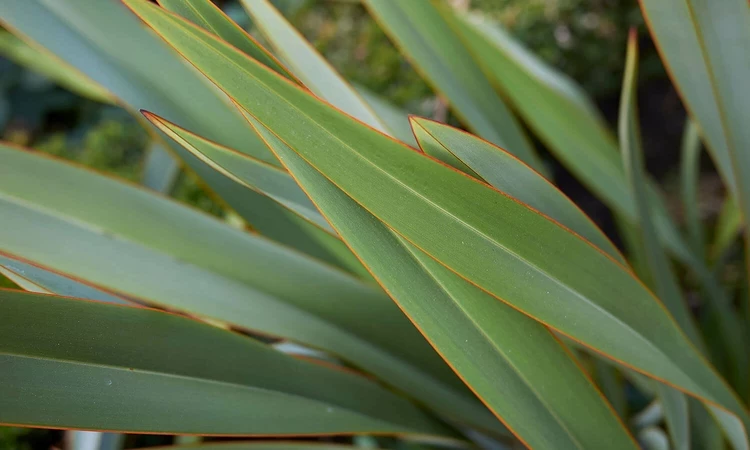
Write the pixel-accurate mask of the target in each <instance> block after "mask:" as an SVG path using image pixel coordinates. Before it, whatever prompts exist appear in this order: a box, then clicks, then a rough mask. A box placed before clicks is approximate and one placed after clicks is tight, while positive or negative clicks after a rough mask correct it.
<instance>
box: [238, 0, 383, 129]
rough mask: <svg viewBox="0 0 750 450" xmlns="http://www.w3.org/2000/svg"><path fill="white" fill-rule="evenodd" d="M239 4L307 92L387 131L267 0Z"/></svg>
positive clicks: (348, 85)
mask: <svg viewBox="0 0 750 450" xmlns="http://www.w3.org/2000/svg"><path fill="white" fill-rule="evenodd" d="M242 6H244V7H245V10H246V11H247V12H248V14H250V17H251V18H252V19H253V23H254V24H255V25H256V26H257V27H258V28H259V29H260V31H261V32H262V33H263V36H264V37H265V38H266V40H267V41H268V42H270V43H271V45H272V46H273V47H274V49H275V50H276V52H277V54H278V55H279V57H280V58H281V59H282V60H283V61H284V63H285V64H286V65H287V67H289V68H290V69H291V71H292V72H293V73H294V74H295V75H296V76H297V77H298V78H299V79H300V80H301V81H302V83H303V84H304V85H305V86H306V87H307V88H308V89H310V91H312V92H313V93H314V94H315V95H317V96H319V97H320V98H322V99H324V100H326V101H328V102H329V103H331V104H332V105H335V106H337V107H338V108H340V109H341V110H343V111H346V112H347V113H348V114H351V115H352V116H354V117H356V118H358V119H359V120H361V121H363V122H365V123H366V124H368V125H370V126H371V127H373V128H375V129H377V130H380V131H382V132H384V133H389V130H388V127H387V126H386V124H385V123H384V122H383V120H381V119H380V118H379V117H378V116H377V115H376V114H375V111H373V109H372V108H370V105H369V104H367V102H365V101H364V100H363V99H362V97H361V96H360V95H359V93H358V92H357V91H356V90H355V89H354V88H353V87H352V86H351V85H350V84H349V83H347V82H346V80H344V78H343V77H342V76H341V75H340V74H339V73H338V72H336V70H335V69H334V68H333V67H331V65H330V64H329V63H328V62H327V61H326V60H325V59H324V58H323V57H322V56H321V55H320V54H319V53H318V52H317V50H315V48H314V47H313V46H312V45H311V44H310V43H309V42H307V40H306V39H305V38H304V37H303V36H302V35H301V34H300V33H299V32H298V31H297V30H296V29H295V28H294V27H293V26H292V24H290V23H289V22H288V21H287V20H286V19H285V18H284V16H282V15H281V13H280V12H279V11H278V10H277V9H276V8H274V7H273V5H272V4H271V3H270V2H269V1H268V0H250V1H245V0H243V1H242Z"/></svg>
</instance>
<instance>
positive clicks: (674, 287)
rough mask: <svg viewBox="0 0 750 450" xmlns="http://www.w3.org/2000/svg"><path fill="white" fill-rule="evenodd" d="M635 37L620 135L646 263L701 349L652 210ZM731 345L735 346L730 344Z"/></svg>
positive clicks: (666, 302) (663, 295) (663, 298)
mask: <svg viewBox="0 0 750 450" xmlns="http://www.w3.org/2000/svg"><path fill="white" fill-rule="evenodd" d="M635 38H636V37H635V34H634V32H631V34H630V38H629V40H628V54H627V61H626V66H625V77H624V80H623V88H622V97H621V99H620V119H619V134H620V148H622V160H623V166H624V167H625V172H626V174H627V176H628V181H629V182H630V189H631V192H632V196H633V198H634V199H635V201H636V207H637V210H638V223H639V224H640V228H641V238H642V239H643V247H644V249H645V256H646V264H647V266H648V269H649V271H650V272H651V279H652V280H653V282H654V287H655V289H654V292H655V293H656V294H657V296H658V297H659V298H660V299H661V301H662V302H664V305H665V306H666V307H667V309H668V310H669V312H670V313H671V314H672V317H674V318H675V320H676V321H677V324H678V325H679V326H680V327H681V328H682V330H683V331H684V332H685V334H686V335H687V336H688V337H689V338H690V340H692V341H693V343H694V344H695V345H696V347H698V348H699V349H703V350H705V344H704V343H703V340H702V337H701V336H700V333H699V331H698V328H697V327H696V325H695V322H694V321H693V317H692V316H691V314H690V311H689V310H688V306H687V304H686V303H685V301H684V299H683V297H682V292H681V290H680V286H679V284H678V282H677V278H676V276H675V274H674V272H673V271H672V267H671V266H670V262H669V259H668V258H667V255H666V254H665V253H664V252H663V251H662V249H661V246H660V245H659V241H658V238H657V236H656V230H655V227H654V224H653V222H652V219H651V208H650V205H649V200H648V194H647V192H646V189H645V183H646V174H645V169H644V162H643V148H642V147H641V131H640V126H639V125H638V107H637V105H636V101H637V98H636V82H637V76H638V66H637V64H638V59H637V58H638V50H637V47H636V41H635ZM730 345H731V344H730Z"/></svg>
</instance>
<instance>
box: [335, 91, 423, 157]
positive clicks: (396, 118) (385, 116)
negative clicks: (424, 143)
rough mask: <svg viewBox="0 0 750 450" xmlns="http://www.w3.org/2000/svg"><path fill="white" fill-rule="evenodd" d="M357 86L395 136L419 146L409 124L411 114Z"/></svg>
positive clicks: (363, 97)
mask: <svg viewBox="0 0 750 450" xmlns="http://www.w3.org/2000/svg"><path fill="white" fill-rule="evenodd" d="M355 88H356V89H357V92H358V93H359V95H360V96H361V97H362V99H363V100H364V101H366V102H367V104H368V105H370V108H372V110H373V111H375V114H377V115H378V117H380V119H381V120H382V121H383V123H385V124H386V126H387V127H388V130H389V131H390V133H391V135H392V136H393V137H395V138H396V139H398V140H399V141H401V142H403V143H405V144H409V145H411V146H413V147H416V146H417V141H415V140H414V134H412V132H411V127H410V126H409V115H408V114H407V113H406V112H405V111H403V110H402V109H400V108H399V107H397V106H395V105H392V104H391V103H389V102H388V101H387V100H386V99H384V98H382V97H380V96H378V95H377V94H375V93H374V92H370V91H369V90H367V89H365V88H363V87H361V86H356V87H355ZM345 112H346V111H345Z"/></svg>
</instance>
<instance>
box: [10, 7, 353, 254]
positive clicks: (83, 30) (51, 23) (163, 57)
mask: <svg viewBox="0 0 750 450" xmlns="http://www.w3.org/2000/svg"><path fill="white" fill-rule="evenodd" d="M0 18H1V19H0V20H1V21H2V23H3V24H4V26H5V27H6V28H8V29H10V30H11V31H13V32H14V33H15V34H18V35H21V36H25V37H26V38H28V39H29V40H31V41H34V42H37V43H39V44H40V45H42V46H44V47H45V48H46V49H48V50H49V51H51V52H52V53H54V54H55V55H56V56H58V57H60V58H61V59H63V60H65V61H66V62H67V63H68V64H70V65H71V66H74V67H76V68H77V69H78V70H80V71H81V72H82V73H84V74H85V75H87V76H88V77H89V78H91V79H92V80H94V81H95V82H97V83H99V84H100V85H101V86H103V87H104V88H106V89H107V90H108V91H109V92H111V93H112V94H113V95H114V96H116V97H117V98H118V99H119V100H120V102H121V103H122V104H123V105H124V106H125V107H127V108H128V109H129V110H130V111H131V112H134V113H135V112H137V111H138V110H139V109H147V110H149V111H151V112H154V113H156V114H159V115H160V116H161V117H165V118H167V119H169V120H171V121H173V122H175V123H179V124H180V125H181V126H183V127H185V128H187V129H189V130H192V131H194V132H197V133H199V134H200V135H201V136H205V137H206V138H208V139H211V140H213V141H216V142H219V143H221V144H222V145H226V146H228V147H230V148H233V149H235V150H238V151H241V152H245V153H247V154H250V155H252V156H255V157H257V158H258V159H261V160H263V161H266V162H268V163H270V164H275V165H277V166H278V165H279V162H278V161H277V160H276V159H275V158H274V156H273V155H272V154H271V153H270V152H269V151H268V150H267V149H266V148H265V146H264V145H263V143H262V142H261V141H260V140H259V139H258V137H257V135H255V133H253V131H252V129H251V128H250V127H248V126H247V123H246V122H245V121H244V120H243V119H242V117H241V116H240V115H239V114H238V113H237V111H236V110H235V109H234V108H233V107H232V105H231V104H230V103H229V102H228V101H227V99H226V97H224V96H223V95H222V94H221V92H217V91H216V89H215V88H214V87H213V86H211V85H210V84H209V83H207V82H206V80H205V78H204V77H202V76H201V75H200V74H199V73H197V72H196V71H195V70H192V68H191V67H189V66H188V65H187V64H186V63H185V62H184V61H183V60H181V58H180V57H179V55H176V54H175V53H174V52H173V51H171V50H170V49H169V48H168V47H167V46H165V45H164V44H163V43H162V42H161V41H160V40H159V39H158V38H157V37H156V36H153V34H152V33H149V32H148V30H147V29H146V28H145V27H144V26H143V24H142V23H140V22H139V21H138V20H137V18H135V17H133V16H132V14H129V13H128V11H127V10H126V9H125V8H124V6H123V5H122V4H121V2H118V1H99V0H82V1H80V0H59V1H52V2H50V1H43V0H30V1H27V0H9V1H4V2H2V3H0ZM144 49H148V51H144ZM185 93H189V95H185ZM170 150H171V151H172V152H174V153H175V154H177V155H178V156H179V158H180V159H181V160H182V161H183V162H184V163H186V164H187V165H188V166H189V167H190V169H191V170H193V171H195V172H196V174H197V175H198V176H199V177H200V178H202V179H203V180H204V181H206V183H207V185H208V187H209V188H210V189H212V190H213V191H215V192H216V193H217V194H218V195H219V196H220V197H221V199H222V200H223V201H225V202H226V203H227V204H228V205H229V206H230V207H231V208H233V209H234V210H236V211H237V213H239V214H240V215H241V216H242V217H243V218H244V219H245V220H246V221H247V222H248V223H250V224H251V225H252V226H253V227H254V228H255V229H256V230H258V231H259V232H261V233H262V234H264V235H266V236H268V237H270V238H272V239H275V240H278V241H279V242H281V243H283V244H285V245H289V246H291V247H293V248H296V249H299V250H301V251H303V252H305V253H308V254H310V255H313V256H315V257H317V258H320V259H322V260H325V261H327V262H329V263H333V264H337V265H340V266H342V267H348V266H347V265H346V264H345V263H342V262H341V258H340V257H339V256H338V255H337V252H340V249H335V248H334V249H330V248H327V247H326V245H325V243H321V242H319V239H321V238H320V236H316V235H315V233H316V231H318V229H317V228H316V227H312V226H309V224H308V223H307V222H305V221H302V220H299V219H298V218H297V217H296V216H294V215H293V214H290V213H289V212H287V211H286V210H285V209H284V208H282V207H281V206H279V205H278V204H276V203H275V202H274V201H272V200H270V199H268V198H266V197H264V196H262V195H259V194H257V193H255V192H253V191H251V190H248V189H245V188H243V187H241V186H238V185H237V184H236V183H234V182H232V181H231V180H228V179H227V178H226V177H224V176H223V175H222V174H220V173H217V172H216V171H215V170H214V169H212V168H210V167H209V166H207V165H206V164H204V163H203V162H201V161H200V160H199V159H197V158H195V157H194V156H193V155H191V154H190V152H188V151H187V150H185V149H183V148H182V147H181V146H179V145H174V144H172V145H170ZM164 156H165V155H160V158H164ZM172 165H176V161H173V162H172Z"/></svg>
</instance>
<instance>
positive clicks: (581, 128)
mask: <svg viewBox="0 0 750 450" xmlns="http://www.w3.org/2000/svg"><path fill="white" fill-rule="evenodd" d="M443 17H444V18H445V20H447V21H448V22H449V23H450V24H451V26H453V27H454V28H455V29H456V30H457V31H458V32H459V34H460V35H461V37H462V38H463V39H464V41H465V43H466V45H467V47H468V48H469V49H470V50H471V51H472V52H473V53H474V55H475V56H476V59H477V61H479V62H480V63H482V64H483V65H484V66H485V68H486V71H487V73H488V74H490V75H491V76H492V80H493V81H494V82H495V84H497V86H498V87H499V88H500V89H501V91H502V93H503V94H504V95H505V96H507V97H508V98H509V99H510V100H511V101H512V102H513V106H514V107H515V109H516V110H518V112H519V114H521V116H522V117H523V118H524V120H525V121H526V123H528V124H529V126H530V127H531V128H532V129H533V130H534V131H535V133H536V134H537V135H538V136H539V137H540V138H541V139H542V140H543V141H544V142H545V143H546V144H547V147H548V148H549V149H550V150H551V151H552V152H553V153H554V154H555V156H556V157H557V158H558V159H559V160H560V161H562V162H563V164H565V166H566V167H567V168H568V169H569V170H570V171H571V172H573V173H574V174H575V175H576V177H577V179H579V180H580V181H581V182H582V183H583V184H584V185H586V186H587V187H588V188H589V189H590V190H591V192H592V193H594V194H595V195H596V196H598V197H599V198H600V199H602V201H604V203H606V204H607V205H608V206H609V207H610V208H612V209H613V210H614V211H615V212H617V213H618V214H619V215H621V216H622V217H624V218H625V219H627V221H629V222H635V220H636V208H635V201H634V200H633V198H632V196H631V194H630V190H629V188H628V183H627V179H626V178H625V172H624V170H623V168H622V163H621V161H620V158H619V156H618V154H619V150H618V148H617V143H616V141H615V139H614V138H613V136H612V135H611V133H609V131H608V130H607V127H606V124H605V122H604V120H603V119H602V118H601V116H600V114H599V112H598V111H597V110H596V108H595V106H594V105H593V103H592V102H591V100H590V99H589V98H588V97H587V96H586V94H585V93H584V92H583V91H582V90H581V89H580V88H579V87H578V86H577V85H576V84H575V83H574V82H573V81H572V80H570V79H569V78H568V77H567V76H565V75H564V74H562V73H559V72H557V71H555V70H554V69H553V68H551V67H549V66H547V65H546V64H544V63H543V62H542V61H541V60H539V59H538V58H537V57H536V56H535V55H534V54H532V53H531V52H529V51H528V50H527V49H525V48H524V47H523V46H521V45H520V44H519V43H518V42H516V41H515V40H513V39H512V38H511V36H509V35H508V34H507V33H506V32H505V31H503V30H502V29H501V28H500V26H499V24H497V23H493V22H490V21H488V20H486V19H484V18H482V17H480V16H476V15H470V16H456V14H451V13H450V12H449V11H447V10H446V11H443ZM649 196H650V197H651V200H650V201H651V203H652V208H653V214H654V221H655V225H656V227H657V231H658V232H659V236H660V238H661V240H662V242H663V243H664V244H665V245H666V246H667V247H668V248H669V250H670V251H671V252H672V253H673V254H674V255H675V256H676V257H677V258H679V259H680V260H681V261H683V262H684V263H685V264H687V265H689V266H690V267H691V268H692V269H693V270H694V271H695V272H696V274H698V275H699V277H701V280H704V279H705V278H706V275H707V274H708V269H707V268H706V267H705V265H704V264H703V262H702V260H701V259H699V258H696V257H695V256H694V255H693V254H692V253H691V252H690V248H689V247H688V246H687V245H686V244H685V242H683V241H682V239H681V237H680V234H679V232H678V230H677V228H676V227H675V225H674V223H672V221H671V219H670V218H669V215H668V214H667V212H666V209H665V207H664V205H663V204H662V202H661V199H660V198H659V195H658V193H657V190H656V189H655V188H653V187H651V188H650V192H649ZM706 283H708V281H706Z"/></svg>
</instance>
